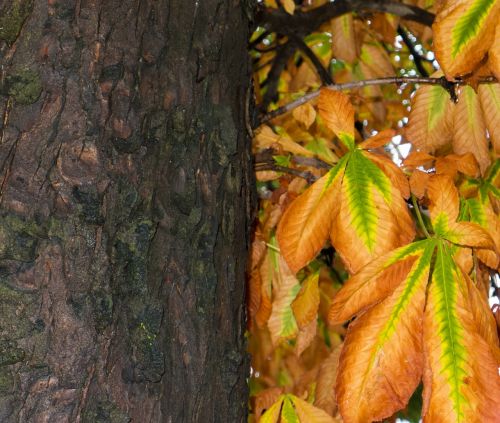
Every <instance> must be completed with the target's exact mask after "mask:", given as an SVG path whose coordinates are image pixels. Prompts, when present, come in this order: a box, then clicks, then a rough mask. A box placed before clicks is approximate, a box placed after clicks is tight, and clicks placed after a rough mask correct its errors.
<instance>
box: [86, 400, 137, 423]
mask: <svg viewBox="0 0 500 423" xmlns="http://www.w3.org/2000/svg"><path fill="white" fill-rule="evenodd" d="M82 420H83V423H129V422H130V421H131V419H130V417H128V416H127V414H126V413H125V412H124V411H122V410H120V409H119V408H118V407H117V406H116V405H115V404H113V403H111V402H110V401H97V402H95V403H92V405H91V406H89V408H88V409H87V410H85V412H84V413H83V419H82Z"/></svg>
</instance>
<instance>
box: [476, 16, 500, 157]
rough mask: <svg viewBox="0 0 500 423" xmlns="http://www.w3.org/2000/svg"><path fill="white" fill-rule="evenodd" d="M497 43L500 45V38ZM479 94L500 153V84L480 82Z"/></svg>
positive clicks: (491, 134) (489, 128)
mask: <svg viewBox="0 0 500 423" xmlns="http://www.w3.org/2000/svg"><path fill="white" fill-rule="evenodd" d="M498 27H499V28H500V25H498ZM498 37H500V30H499V33H498ZM497 44H499V45H500V40H499V41H498V42H497ZM499 73H500V72H499ZM478 94H479V101H480V102H481V109H482V111H483V116H484V120H485V122H486V127H487V128H488V133H489V134H490V139H491V143H492V144H493V148H494V150H495V152H496V154H500V84H480V85H479V87H478Z"/></svg>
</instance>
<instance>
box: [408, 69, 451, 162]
mask: <svg viewBox="0 0 500 423" xmlns="http://www.w3.org/2000/svg"><path fill="white" fill-rule="evenodd" d="M433 76H439V74H437V75H436V74H434V75H433ZM452 105H453V103H452V102H451V100H450V96H449V94H448V93H447V92H446V90H445V89H444V88H442V87H441V86H439V85H425V86H421V87H419V88H418V90H417V91H416V93H415V96H414V97H413V98H412V101H411V111H410V116H409V117H408V125H407V126H406V128H405V136H406V138H408V140H409V141H410V142H411V143H412V144H413V145H414V146H415V147H417V148H419V149H420V150H422V151H424V152H429V153H433V152H434V151H435V150H437V149H438V148H440V147H442V146H444V145H446V144H448V143H449V142H450V141H451V138H452V132H451V125H450V113H451V107H452Z"/></svg>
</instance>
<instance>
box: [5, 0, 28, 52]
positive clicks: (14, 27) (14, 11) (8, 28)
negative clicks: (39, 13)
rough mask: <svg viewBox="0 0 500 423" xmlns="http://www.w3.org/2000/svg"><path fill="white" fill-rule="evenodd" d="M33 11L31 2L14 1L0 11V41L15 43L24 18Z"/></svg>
mask: <svg viewBox="0 0 500 423" xmlns="http://www.w3.org/2000/svg"><path fill="white" fill-rule="evenodd" d="M32 10H33V1H32V0H14V1H13V2H12V3H11V4H10V5H8V6H6V7H5V8H3V9H2V10H0V40H4V41H6V42H7V43H8V44H12V43H13V42H14V41H16V39H17V37H18V35H19V32H21V28H22V26H23V24H24V21H25V20H26V18H27V17H28V16H29V15H30V13H31V11H32Z"/></svg>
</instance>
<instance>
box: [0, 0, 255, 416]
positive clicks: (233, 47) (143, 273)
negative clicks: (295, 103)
mask: <svg viewBox="0 0 500 423" xmlns="http://www.w3.org/2000/svg"><path fill="white" fill-rule="evenodd" d="M251 11H252V8H251V4H250V0H247V1H245V0H205V1H198V0H48V1H41V0H40V1H35V0H0V64H1V68H0V71H1V74H0V117H2V121H1V122H0V125H1V126H0V421H1V422H5V423H10V422H23V423H24V422H36V423H38V422H40V423H41V422H48V423H59V422H71V423H72V422H86V423H96V422H109V423H124V422H137V423H144V422H174V423H178V422H190V423H191V422H201V421H203V422H226V421H227V422H243V421H246V403H247V388H246V376H247V374H248V360H247V358H246V354H245V343H244V328H245V326H244V323H245V322H244V273H245V264H246V250H247V246H248V243H249V232H248V231H249V226H250V221H251V220H250V219H251V216H250V215H251V209H252V207H251V201H250V200H251V195H250V194H251V188H250V187H252V181H251V174H252V169H251V159H250V142H249V140H248V136H247V134H246V130H245V119H246V116H245V110H246V107H245V101H246V100H245V99H246V98H247V91H248V86H249V81H250V77H249V76H250V68H249V63H248V57H247V53H246V43H247V39H248V31H249V19H250V14H251Z"/></svg>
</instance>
